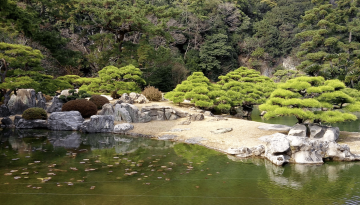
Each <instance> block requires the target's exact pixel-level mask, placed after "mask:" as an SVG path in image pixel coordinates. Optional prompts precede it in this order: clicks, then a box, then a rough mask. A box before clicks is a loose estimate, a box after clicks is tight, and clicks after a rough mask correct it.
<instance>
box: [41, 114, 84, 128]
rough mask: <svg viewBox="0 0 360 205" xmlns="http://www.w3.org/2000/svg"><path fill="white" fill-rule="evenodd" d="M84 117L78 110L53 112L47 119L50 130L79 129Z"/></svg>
mask: <svg viewBox="0 0 360 205" xmlns="http://www.w3.org/2000/svg"><path fill="white" fill-rule="evenodd" d="M83 122H84V118H83V117H82V116H81V114H80V112H79V111H66V112H53V113H51V115H50V117H49V119H48V124H49V125H48V128H49V129H50V130H79V127H80V126H81V125H82V123H83Z"/></svg>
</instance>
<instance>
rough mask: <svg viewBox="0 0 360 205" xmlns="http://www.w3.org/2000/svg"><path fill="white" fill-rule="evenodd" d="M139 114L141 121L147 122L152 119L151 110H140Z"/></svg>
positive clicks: (139, 120)
mask: <svg viewBox="0 0 360 205" xmlns="http://www.w3.org/2000/svg"><path fill="white" fill-rule="evenodd" d="M138 116H139V119H138V122H139V123H146V122H150V121H151V116H150V113H149V112H139V114H138Z"/></svg>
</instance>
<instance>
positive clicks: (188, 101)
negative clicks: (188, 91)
mask: <svg viewBox="0 0 360 205" xmlns="http://www.w3.org/2000/svg"><path fill="white" fill-rule="evenodd" d="M183 103H191V101H190V100H184V101H183Z"/></svg>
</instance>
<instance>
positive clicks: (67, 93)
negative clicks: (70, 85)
mask: <svg viewBox="0 0 360 205" xmlns="http://www.w3.org/2000/svg"><path fill="white" fill-rule="evenodd" d="M69 90H71V89H66V90H62V91H61V93H60V95H65V96H66V97H67V96H69V95H70V93H69ZM78 92H79V89H75V93H78Z"/></svg>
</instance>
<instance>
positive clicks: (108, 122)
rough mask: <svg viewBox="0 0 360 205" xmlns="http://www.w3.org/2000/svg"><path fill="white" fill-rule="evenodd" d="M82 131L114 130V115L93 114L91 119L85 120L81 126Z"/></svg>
mask: <svg viewBox="0 0 360 205" xmlns="http://www.w3.org/2000/svg"><path fill="white" fill-rule="evenodd" d="M79 129H80V131H82V132H89V133H94V132H113V131H114V116H112V115H93V116H91V117H90V120H86V121H84V123H83V124H82V125H81V126H80V128H79Z"/></svg>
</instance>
